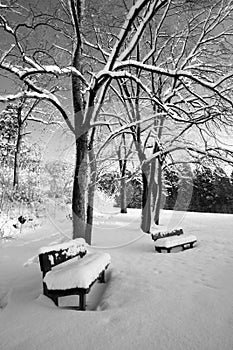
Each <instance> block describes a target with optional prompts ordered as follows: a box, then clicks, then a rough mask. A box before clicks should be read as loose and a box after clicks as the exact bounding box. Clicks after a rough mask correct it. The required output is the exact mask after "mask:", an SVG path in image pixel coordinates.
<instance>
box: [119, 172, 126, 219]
mask: <svg viewBox="0 0 233 350" xmlns="http://www.w3.org/2000/svg"><path fill="white" fill-rule="evenodd" d="M120 186H121V190H120V197H121V213H122V214H127V194H126V181H125V177H122V178H121V181H120Z"/></svg>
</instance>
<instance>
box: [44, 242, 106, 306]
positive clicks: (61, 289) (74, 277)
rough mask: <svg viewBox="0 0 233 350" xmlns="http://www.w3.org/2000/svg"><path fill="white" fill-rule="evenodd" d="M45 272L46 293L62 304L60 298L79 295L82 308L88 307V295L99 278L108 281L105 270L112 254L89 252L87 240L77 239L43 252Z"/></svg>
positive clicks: (56, 302) (55, 301)
mask: <svg viewBox="0 0 233 350" xmlns="http://www.w3.org/2000/svg"><path fill="white" fill-rule="evenodd" d="M39 261H40V267H41V271H42V274H43V293H44V295H46V296H47V297H49V298H51V299H52V300H53V301H54V303H55V304H56V305H57V306H58V298H59V297H63V296H68V295H76V294H77V295H79V309H80V310H85V309H86V295H87V294H88V293H89V291H90V289H91V286H92V285H93V284H94V283H95V282H96V281H97V280H99V281H100V282H102V283H103V282H105V270H106V269H107V268H108V266H109V264H110V255H109V254H108V253H99V252H97V253H96V252H95V253H91V252H88V251H87V247H86V243H85V241H84V240H83V239H76V240H73V241H69V242H66V243H62V244H57V245H54V246H50V247H44V248H41V249H40V252H39Z"/></svg>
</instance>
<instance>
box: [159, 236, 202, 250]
mask: <svg viewBox="0 0 233 350" xmlns="http://www.w3.org/2000/svg"><path fill="white" fill-rule="evenodd" d="M196 240H197V237H196V236H194V235H180V236H170V237H166V238H159V239H157V240H156V241H155V246H156V247H165V248H171V247H174V246H175V245H178V244H185V243H189V242H194V241H196Z"/></svg>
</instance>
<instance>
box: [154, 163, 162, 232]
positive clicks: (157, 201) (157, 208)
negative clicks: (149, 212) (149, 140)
mask: <svg viewBox="0 0 233 350" xmlns="http://www.w3.org/2000/svg"><path fill="white" fill-rule="evenodd" d="M161 199H162V162H161V161H160V160H159V159H158V162H157V196H156V198H155V205H154V223H155V224H156V225H159V216H160V206H161Z"/></svg>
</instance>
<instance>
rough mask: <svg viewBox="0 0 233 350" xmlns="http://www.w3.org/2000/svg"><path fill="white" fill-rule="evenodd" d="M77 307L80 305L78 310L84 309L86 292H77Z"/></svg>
mask: <svg viewBox="0 0 233 350" xmlns="http://www.w3.org/2000/svg"><path fill="white" fill-rule="evenodd" d="M79 307H80V310H82V311H85V310H86V294H85V293H80V294H79Z"/></svg>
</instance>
